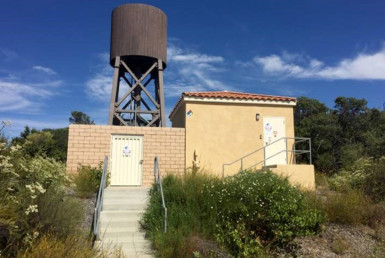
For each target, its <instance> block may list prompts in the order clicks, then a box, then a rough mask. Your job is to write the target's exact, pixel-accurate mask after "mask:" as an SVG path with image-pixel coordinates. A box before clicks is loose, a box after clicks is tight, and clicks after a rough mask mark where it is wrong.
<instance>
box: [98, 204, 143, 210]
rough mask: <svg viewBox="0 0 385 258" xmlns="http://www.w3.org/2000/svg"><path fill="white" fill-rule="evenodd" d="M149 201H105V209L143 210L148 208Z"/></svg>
mask: <svg viewBox="0 0 385 258" xmlns="http://www.w3.org/2000/svg"><path fill="white" fill-rule="evenodd" d="M146 207H147V203H104V202H103V211H108V210H137V211H143V210H144V209H146Z"/></svg>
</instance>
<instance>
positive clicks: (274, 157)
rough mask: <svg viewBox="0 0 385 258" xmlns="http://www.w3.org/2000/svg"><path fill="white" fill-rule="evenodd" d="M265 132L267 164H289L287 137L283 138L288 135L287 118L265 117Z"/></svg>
mask: <svg viewBox="0 0 385 258" xmlns="http://www.w3.org/2000/svg"><path fill="white" fill-rule="evenodd" d="M263 132H264V146H266V149H265V158H266V159H267V160H266V166H270V165H277V164H287V153H286V148H287V147H286V139H281V138H282V137H286V123H285V118H284V117H264V118H263ZM279 139H281V140H279ZM269 157H271V158H269Z"/></svg>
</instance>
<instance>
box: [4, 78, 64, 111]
mask: <svg viewBox="0 0 385 258" xmlns="http://www.w3.org/2000/svg"><path fill="white" fill-rule="evenodd" d="M61 83H62V82H61V81H52V82H51V83H48V82H42V83H22V82H17V81H6V80H4V79H2V78H0V112H5V111H17V112H21V113H34V112H37V111H38V110H39V108H40V107H41V106H42V102H41V99H44V98H48V97H51V96H53V95H55V94H56V93H55V91H54V89H53V88H50V87H48V86H53V87H56V86H58V85H60V84H61Z"/></svg>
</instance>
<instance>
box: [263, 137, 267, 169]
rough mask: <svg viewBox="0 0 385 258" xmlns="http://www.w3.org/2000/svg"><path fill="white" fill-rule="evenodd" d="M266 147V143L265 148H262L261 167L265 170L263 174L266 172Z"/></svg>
mask: <svg viewBox="0 0 385 258" xmlns="http://www.w3.org/2000/svg"><path fill="white" fill-rule="evenodd" d="M266 147H267V143H266V145H265V147H264V148H263V167H264V169H265V172H266Z"/></svg>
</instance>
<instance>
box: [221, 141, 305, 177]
mask: <svg viewBox="0 0 385 258" xmlns="http://www.w3.org/2000/svg"><path fill="white" fill-rule="evenodd" d="M282 140H285V141H286V149H285V150H281V151H279V152H277V153H274V154H273V155H271V156H269V157H266V148H267V147H270V146H271V145H273V144H275V143H277V142H279V141H282ZM287 140H294V143H293V150H289V149H288V146H287ZM305 141H307V142H308V147H309V149H308V150H299V149H296V147H295V146H296V144H297V143H300V142H305ZM261 150H263V160H261V161H258V162H256V163H254V164H252V165H251V166H248V167H246V168H244V159H245V158H247V157H249V156H251V155H253V154H255V153H257V152H259V151H261ZM282 152H286V160H287V162H288V153H289V152H291V153H294V155H293V158H294V164H296V159H295V155H297V154H304V153H308V154H309V164H312V158H311V139H310V138H304V137H282V138H279V139H277V140H275V141H273V142H271V143H269V144H268V145H265V146H264V147H261V148H259V149H257V150H255V151H252V152H250V153H248V154H246V155H245V156H243V157H241V158H239V159H237V160H235V161H233V162H230V163H225V164H223V165H222V178H224V177H225V168H226V166H230V165H233V164H235V163H237V162H240V170H244V169H245V170H247V169H250V168H253V167H255V166H257V165H259V164H261V163H263V164H264V167H265V169H266V161H267V160H269V159H271V158H273V157H275V156H277V155H279V154H280V153H282Z"/></svg>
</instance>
